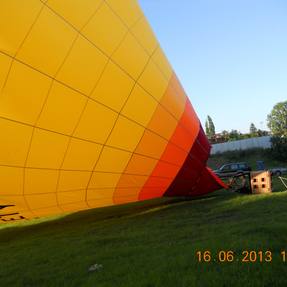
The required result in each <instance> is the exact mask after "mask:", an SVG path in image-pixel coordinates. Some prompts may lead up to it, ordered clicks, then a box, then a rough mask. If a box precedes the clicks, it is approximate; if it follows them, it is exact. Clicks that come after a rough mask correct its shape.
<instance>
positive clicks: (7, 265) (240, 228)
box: [0, 185, 287, 287]
mask: <svg viewBox="0 0 287 287" xmlns="http://www.w3.org/2000/svg"><path fill="white" fill-rule="evenodd" d="M279 189H280V187H279V185H278V190H279ZM280 190H281V191H283V187H281V189H280ZM286 206H287V192H275V193H273V194H270V195H242V194H238V193H233V192H230V191H218V192H215V193H213V194H210V195H208V196H206V197H202V198H197V199H193V200H189V199H178V198H162V199H157V200H151V201H147V202H139V203H133V204H128V205H122V206H114V207H109V208H101V209H95V210H88V211H83V212H79V213H75V214H70V215H65V216H60V217H54V218H48V219H41V220H33V221H30V222H24V223H21V224H20V223H18V224H14V225H12V224H11V225H5V226H4V225H2V226H0V260H1V268H0V286H5V287H6V286H13V287H14V286H61V287H62V286H108V287H110V286H111V287H114V286H115V287H116V286H123V287H129V286H130V287H137V286H146V287H148V286H150V287H153V286H172V287H177V286H286V275H285V272H286V270H287V262H284V260H283V256H282V255H281V254H280V253H281V251H284V250H286V253H287V223H286V222H287V208H286ZM229 250H230V251H233V252H234V258H233V260H232V262H226V261H225V262H219V258H218V255H219V252H220V251H229ZM252 250H254V251H256V252H259V251H263V255H264V253H265V251H267V250H270V251H271V252H272V261H271V262H265V260H269V257H268V254H267V255H266V256H265V255H264V256H263V260H262V261H263V262H260V256H259V255H260V253H257V254H258V256H257V260H255V262H250V260H249V262H242V259H243V257H244V256H243V254H242V252H244V251H252ZM197 251H202V252H204V251H210V252H211V256H212V257H211V261H210V262H199V260H198V257H197V255H196V252H197ZM220 254H221V255H224V252H221V253H220ZM253 254H254V253H253ZM286 257H287V254H286ZM207 259H208V258H207ZM221 259H224V258H221ZM251 259H253V258H251ZM223 261H224V260H223ZM286 261H287V258H286ZM94 264H99V265H100V267H99V269H98V270H95V271H89V268H90V266H92V265H94Z"/></svg>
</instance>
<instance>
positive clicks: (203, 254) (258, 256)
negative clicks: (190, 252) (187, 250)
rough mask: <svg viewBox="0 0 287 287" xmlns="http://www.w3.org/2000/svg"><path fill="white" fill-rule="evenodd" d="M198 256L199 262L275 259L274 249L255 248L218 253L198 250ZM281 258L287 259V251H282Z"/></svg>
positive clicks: (243, 261) (261, 261) (267, 260)
mask: <svg viewBox="0 0 287 287" xmlns="http://www.w3.org/2000/svg"><path fill="white" fill-rule="evenodd" d="M196 258H197V260H198V262H207V263H208V262H219V263H223V262H228V263H230V262H235V261H236V262H242V263H255V262H260V263H263V262H264V263H265V262H266V263H270V262H272V260H273V256H272V251H270V250H267V251H262V250H259V251H255V250H243V251H242V252H241V253H239V254H238V253H235V252H234V251H232V250H220V251H218V252H216V253H212V252H211V251H209V250H204V251H200V250H199V251H197V252H196ZM281 259H282V261H283V262H285V261H286V251H282V252H281Z"/></svg>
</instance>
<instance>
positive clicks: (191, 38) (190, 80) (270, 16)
mask: <svg viewBox="0 0 287 287" xmlns="http://www.w3.org/2000/svg"><path fill="white" fill-rule="evenodd" d="M139 3H140V5H141V7H142V9H143V11H144V13H145V15H146V16H147V18H148V20H149V22H150V24H151V26H152V28H153V30H154V32H155V34H156V36H157V38H158V40H159V42H160V44H161V46H162V48H163V50H164V51H165V53H166V56H167V57H168V59H169V61H170V63H171V64H172V66H173V68H174V70H175V72H176V73H177V75H178V77H179V79H180V80H181V83H182V85H183V87H184V89H185V91H186V93H187V94H188V96H189V98H190V100H191V103H192V104H193V106H194V108H195V110H196V112H197V114H198V116H199V117H200V119H201V121H202V124H203V125H204V122H205V119H206V117H207V115H210V116H211V117H212V119H213V121H214V124H215V127H216V131H217V132H220V131H222V130H231V129H237V130H240V131H241V132H247V131H249V126H250V123H251V122H254V124H255V125H256V127H257V128H261V129H262V128H263V129H266V117H267V114H268V113H270V111H271V110H272V107H273V106H274V105H275V104H276V103H277V102H279V101H285V100H287V1H286V0H139Z"/></svg>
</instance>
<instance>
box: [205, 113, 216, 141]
mask: <svg viewBox="0 0 287 287" xmlns="http://www.w3.org/2000/svg"><path fill="white" fill-rule="evenodd" d="M205 132H206V134H207V137H208V138H209V139H210V138H212V137H213V136H214V135H215V126H214V123H213V121H212V118H211V117H210V116H207V120H206V121H205Z"/></svg>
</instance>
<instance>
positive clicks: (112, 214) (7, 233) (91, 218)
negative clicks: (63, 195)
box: [0, 191, 238, 242]
mask: <svg viewBox="0 0 287 287" xmlns="http://www.w3.org/2000/svg"><path fill="white" fill-rule="evenodd" d="M234 196H238V194H233V193H230V192H228V191H218V192H214V193H212V194H208V195H205V196H198V197H195V198H190V197H163V198H156V199H151V200H145V201H140V202H134V203H128V204H122V205H115V206H108V207H101V208H93V209H88V210H82V211H78V212H74V213H68V214H62V215H59V216H57V217H55V216H53V217H46V218H39V219H32V220H29V221H22V222H20V223H11V224H7V225H5V224H3V225H2V226H0V227H1V228H0V242H1V241H5V240H9V239H12V238H13V237H19V236H20V235H21V234H22V235H21V236H25V234H29V233H34V232H38V231H41V230H49V229H50V228H53V229H54V230H55V229H61V228H62V227H63V226H65V227H67V226H69V225H74V224H80V223H83V224H89V223H97V222H104V221H108V220H113V219H121V218H125V217H127V218H130V217H136V216H141V215H144V214H148V213H154V212H158V211H160V210H163V209H167V208H173V207H175V206H178V205H186V204H188V205H189V204H190V203H196V202H202V201H204V202H207V201H210V200H215V199H219V198H220V201H221V202H223V201H224V200H229V199H230V198H233V197H234Z"/></svg>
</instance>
